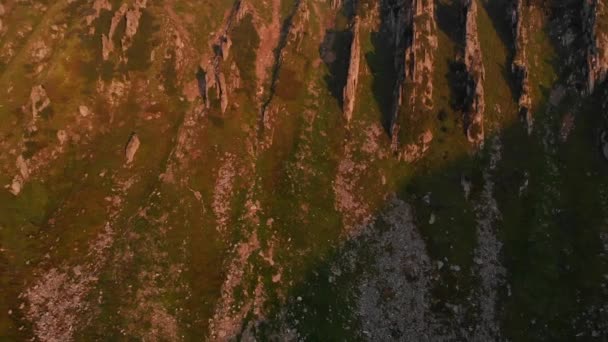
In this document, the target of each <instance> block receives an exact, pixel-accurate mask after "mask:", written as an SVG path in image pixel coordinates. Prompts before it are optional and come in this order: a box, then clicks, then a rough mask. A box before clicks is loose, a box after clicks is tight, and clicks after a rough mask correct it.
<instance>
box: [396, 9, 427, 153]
mask: <svg viewBox="0 0 608 342" xmlns="http://www.w3.org/2000/svg"><path fill="white" fill-rule="evenodd" d="M394 25H395V26H396V28H395V29H396V31H395V32H397V33H398V32H405V37H406V38H405V40H404V42H402V38H401V37H400V35H399V34H397V35H396V37H395V44H396V46H397V47H399V46H400V45H401V44H402V43H403V45H404V52H403V58H401V56H402V55H401V54H398V56H399V57H398V59H397V60H396V62H395V69H396V70H398V72H399V80H398V84H397V87H396V89H395V95H394V104H393V113H392V117H391V123H390V132H391V138H392V148H393V150H394V151H396V150H398V149H399V146H400V142H399V137H398V132H399V129H400V124H399V121H398V119H399V112H400V107H401V106H402V104H403V103H402V102H403V99H405V101H406V104H407V106H408V108H409V109H410V110H411V112H412V113H414V112H416V111H418V110H422V111H429V110H431V109H433V82H432V79H433V69H434V67H433V66H434V63H435V55H434V53H435V50H436V49H437V35H436V28H437V24H436V21H435V4H434V2H433V1H423V0H412V1H411V2H410V3H409V4H408V3H403V4H402V6H401V7H400V15H399V16H398V18H397V19H396V20H395V22H394ZM424 134H425V133H423V135H424ZM421 136H422V135H421ZM431 137H432V134H431ZM415 145H416V144H414V145H408V147H406V150H409V149H410V147H411V146H415ZM403 153H405V154H407V155H410V153H409V152H408V151H403ZM403 157H404V159H409V158H407V157H405V156H403Z"/></svg>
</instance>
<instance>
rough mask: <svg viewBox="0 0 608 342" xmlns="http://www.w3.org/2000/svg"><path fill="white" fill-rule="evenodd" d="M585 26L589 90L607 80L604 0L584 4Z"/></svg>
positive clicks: (607, 14)
mask: <svg viewBox="0 0 608 342" xmlns="http://www.w3.org/2000/svg"><path fill="white" fill-rule="evenodd" d="M582 16H583V23H582V24H583V27H584V31H585V35H586V41H587V46H588V47H587V91H588V92H589V93H593V91H594V90H595V88H596V86H597V85H598V84H600V83H602V82H604V81H605V80H606V75H607V73H608V34H607V33H606V30H605V29H606V25H607V24H606V22H607V21H608V9H606V7H605V5H604V2H603V1H602V0H586V1H585V2H584V5H583V15H582Z"/></svg>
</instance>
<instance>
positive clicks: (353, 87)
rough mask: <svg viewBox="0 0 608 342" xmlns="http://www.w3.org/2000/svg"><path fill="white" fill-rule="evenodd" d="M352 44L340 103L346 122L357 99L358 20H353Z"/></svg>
mask: <svg viewBox="0 0 608 342" xmlns="http://www.w3.org/2000/svg"><path fill="white" fill-rule="evenodd" d="M351 32H352V42H351V44H350V57H349V63H348V73H347V76H346V85H345V86H344V91H343V92H342V101H343V102H344V109H343V110H344V116H345V117H346V121H347V122H350V120H351V119H352V116H353V110H354V108H355V101H356V97H357V82H358V80H359V61H360V58H361V47H360V45H359V44H360V43H359V18H356V17H355V19H354V20H353V24H352V28H351Z"/></svg>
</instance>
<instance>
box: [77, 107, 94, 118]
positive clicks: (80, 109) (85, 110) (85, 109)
mask: <svg viewBox="0 0 608 342" xmlns="http://www.w3.org/2000/svg"><path fill="white" fill-rule="evenodd" d="M78 112H80V116H82V117H85V118H86V117H87V116H89V115H90V114H91V111H90V110H89V107H87V106H79V107H78Z"/></svg>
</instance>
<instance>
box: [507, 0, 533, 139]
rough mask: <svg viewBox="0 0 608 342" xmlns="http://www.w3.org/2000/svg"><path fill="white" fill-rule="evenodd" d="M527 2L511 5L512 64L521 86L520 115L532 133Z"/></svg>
mask: <svg viewBox="0 0 608 342" xmlns="http://www.w3.org/2000/svg"><path fill="white" fill-rule="evenodd" d="M525 6H526V5H525V4H524V1H523V0H514V1H513V4H512V7H511V25H512V34H513V39H514V42H515V56H514V58H513V64H512V65H511V69H512V72H513V74H514V76H515V78H516V80H517V84H518V86H519V94H518V97H519V98H518V100H517V102H518V107H519V115H520V117H521V118H522V120H524V121H525V123H526V126H527V129H528V134H530V133H532V125H533V120H532V113H531V109H532V99H531V97H530V80H529V77H528V66H527V56H526V45H527V44H528V31H527V28H526V25H525V24H526V22H525V19H524V11H525Z"/></svg>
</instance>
